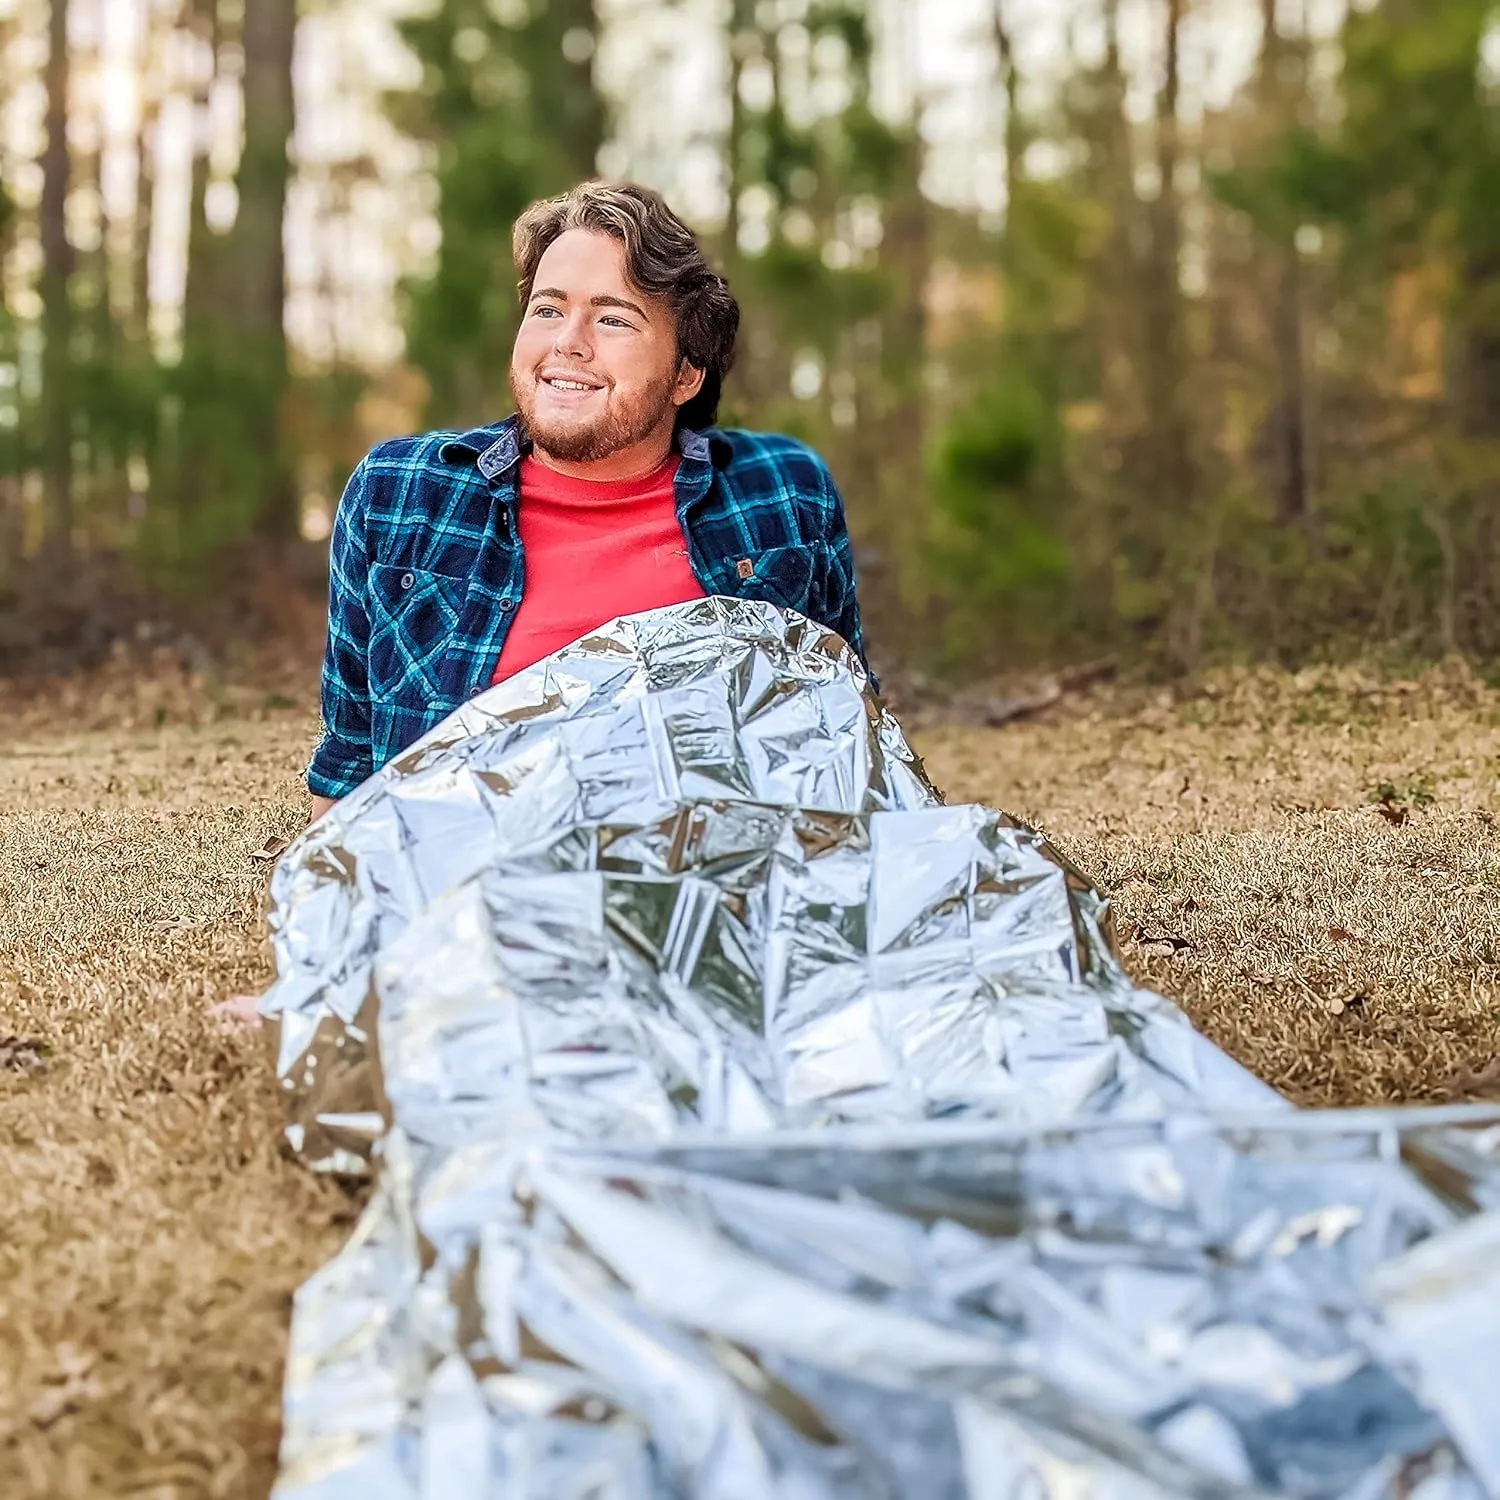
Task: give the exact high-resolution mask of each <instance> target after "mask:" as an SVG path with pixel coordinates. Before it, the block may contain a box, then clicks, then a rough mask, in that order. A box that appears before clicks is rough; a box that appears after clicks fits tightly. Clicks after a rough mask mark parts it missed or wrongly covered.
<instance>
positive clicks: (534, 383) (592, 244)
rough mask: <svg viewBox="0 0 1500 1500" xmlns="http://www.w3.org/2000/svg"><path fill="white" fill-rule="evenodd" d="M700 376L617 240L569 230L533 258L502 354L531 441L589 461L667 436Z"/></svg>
mask: <svg viewBox="0 0 1500 1500" xmlns="http://www.w3.org/2000/svg"><path fill="white" fill-rule="evenodd" d="M702 383H703V376H702V373H701V372H700V371H698V370H695V369H693V368H692V366H690V365H687V364H683V363H681V362H680V361H679V360H678V358H677V337H676V331H675V329H674V328H673V326H672V314H671V310H670V309H669V308H668V307H667V306H666V304H665V303H664V302H661V301H659V300H658V299H656V298H653V297H646V296H644V295H643V294H642V293H641V292H639V291H638V290H637V289H636V288H635V287H633V286H632V285H631V284H630V282H629V281H628V279H627V278H626V275H625V247H624V246H623V245H622V244H621V243H620V242H619V241H618V240H616V239H614V238H613V237H612V236H610V235H606V234H595V233H593V232H592V231H590V230H587V229H570V230H568V231H567V233H565V234H562V235H559V236H558V238H557V239H556V240H555V241H553V243H552V244H551V245H550V246H549V247H548V248H547V251H546V253H545V254H544V255H543V256H542V259H541V263H540V264H539V265H538V266H537V272H536V277H535V280H534V281H533V283H532V290H531V300H530V302H529V303H527V305H526V308H525V309H524V311H523V314H522V318H521V327H520V331H519V332H518V333H517V334H516V343H515V348H514V350H513V351H512V353H511V361H510V388H511V393H512V395H514V397H515V401H516V410H517V411H518V412H519V413H520V414H521V419H522V421H523V422H524V423H525V424H526V431H527V433H528V435H529V436H530V437H531V440H532V441H533V443H535V444H536V446H537V447H538V448H539V449H541V451H542V452H544V453H546V454H547V455H549V456H550V457H553V458H557V459H561V460H563V461H565V462H568V463H594V462H597V461H599V460H601V459H604V458H608V457H610V456H611V455H613V454H618V453H622V452H624V451H625V450H627V449H630V448H633V447H636V446H637V445H641V444H646V443H648V442H652V441H655V440H658V439H661V438H666V437H669V436H670V434H671V431H672V426H673V423H674V421H675V418H676V413H677V408H678V407H679V406H680V405H681V404H682V403H683V402H684V401H686V400H688V399H689V398H690V397H691V396H692V395H693V394H694V392H695V391H696V390H697V389H698V387H699V386H700V385H701V384H702Z"/></svg>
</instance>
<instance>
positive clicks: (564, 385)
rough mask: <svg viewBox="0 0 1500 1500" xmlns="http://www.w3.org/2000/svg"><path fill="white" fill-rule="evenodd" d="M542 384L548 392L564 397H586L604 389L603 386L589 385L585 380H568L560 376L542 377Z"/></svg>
mask: <svg viewBox="0 0 1500 1500" xmlns="http://www.w3.org/2000/svg"><path fill="white" fill-rule="evenodd" d="M542 384H543V385H544V386H546V387H547V389H548V390H549V391H558V392H561V393H562V394H563V395H565V396H586V395H590V394H592V393H593V392H594V391H601V390H603V389H604V387H603V386H600V385H591V384H589V382H588V381H586V380H569V379H568V378H567V377H566V376H562V375H552V376H544V377H543V379H542Z"/></svg>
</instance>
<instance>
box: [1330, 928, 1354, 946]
mask: <svg viewBox="0 0 1500 1500" xmlns="http://www.w3.org/2000/svg"><path fill="white" fill-rule="evenodd" d="M1328 936H1329V937H1330V938H1332V939H1333V941H1334V942H1336V943H1352V942H1355V941H1356V938H1355V935H1354V934H1353V933H1352V932H1350V931H1349V929H1348V928H1347V927H1330V928H1329V929H1328Z"/></svg>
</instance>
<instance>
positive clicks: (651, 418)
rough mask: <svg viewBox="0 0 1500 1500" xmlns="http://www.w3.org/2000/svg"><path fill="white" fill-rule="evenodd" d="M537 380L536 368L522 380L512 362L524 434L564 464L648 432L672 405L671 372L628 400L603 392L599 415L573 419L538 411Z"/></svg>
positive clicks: (589, 459)
mask: <svg viewBox="0 0 1500 1500" xmlns="http://www.w3.org/2000/svg"><path fill="white" fill-rule="evenodd" d="M539 384H540V382H539V381H538V380H537V378H536V376H535V374H534V373H533V374H532V375H531V376H529V377H528V378H526V379H525V380H522V379H520V378H518V376H517V373H516V370H515V369H514V367H512V369H511V372H510V393H511V396H512V398H513V399H514V401H515V403H516V411H517V412H519V413H520V417H521V424H522V426H524V427H525V429H526V435H527V437H529V438H530V439H531V441H532V443H533V444H535V446H536V447H538V448H540V449H541V450H542V452H543V453H545V454H547V455H548V456H549V457H551V458H557V459H561V460H562V461H563V463H568V464H591V463H597V462H598V461H599V460H600V459H603V458H608V457H609V456H610V455H611V454H614V453H619V452H620V451H621V450H622V449H625V448H631V447H634V445H635V444H636V443H639V442H642V441H643V440H644V439H646V438H648V437H650V436H651V434H652V433H653V432H655V431H656V430H657V428H658V427H660V426H661V425H662V423H663V421H664V419H665V418H666V416H667V414H668V413H669V412H671V411H672V409H673V403H672V388H673V386H674V385H675V384H676V379H675V377H674V376H672V375H667V376H664V377H663V378H662V380H661V381H659V382H658V383H657V384H656V385H652V386H647V387H646V389H645V390H643V391H642V392H641V393H640V395H638V396H636V397H635V398H634V399H633V400H632V401H630V402H628V403H622V402H620V401H618V400H610V399H608V397H607V398H606V403H605V411H604V413H603V415H601V416H598V417H594V418H574V419H571V420H570V419H568V418H566V417H565V418H563V419H561V420H556V419H542V418H539V417H538V416H537V411H536V407H537V401H536V394H537V387H538V385H539ZM606 390H607V391H608V395H609V396H614V395H615V392H614V391H613V390H612V389H611V388H608V387H607V388H606Z"/></svg>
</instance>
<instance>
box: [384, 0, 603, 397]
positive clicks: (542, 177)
mask: <svg viewBox="0 0 1500 1500" xmlns="http://www.w3.org/2000/svg"><path fill="white" fill-rule="evenodd" d="M596 29H597V23H596V22H595V19H594V15H593V7H592V5H591V4H588V3H583V4H579V3H577V0H562V3H553V4H544V3H542V0H512V3H511V4H508V5H491V4H486V3H483V0H449V3H445V4H442V5H439V6H437V7H435V8H434V9H432V10H431V11H429V12H427V13H425V14H422V15H419V16H416V17H412V18H409V19H408V20H406V21H404V22H403V23H402V27H401V30H402V33H403V35H404V37H405V40H406V42H407V45H408V46H410V47H411V49H412V51H413V52H414V53H415V54H416V56H417V58H418V59H419V61H421V63H422V64H423V84H422V87H421V89H420V91H419V92H418V94H417V95H416V96H415V97H413V96H400V97H398V98H396V99H393V100H392V101H391V109H392V112H393V113H394V115H395V116H396V118H397V119H398V120H399V121H400V123H402V124H403V125H404V126H405V127H406V128H407V129H408V130H409V131H410V132H411V133H412V134H414V135H417V136H419V137H424V138H426V139H429V140H431V141H432V142H433V143H434V144H435V145H436V147H437V150H438V165H437V174H436V175H437V188H438V195H439V203H440V213H441V224H442V232H443V238H442V246H441V249H440V250H439V252H438V263H437V268H436V271H435V274H434V275H433V276H431V277H430V278H428V279H425V280H423V281H421V282H419V283H416V284H414V285H411V286H408V287H407V288H406V289H405V304H406V317H405V322H406V329H407V341H408V352H409V357H410V358H411V360H412V362H413V363H414V364H415V365H416V366H417V367H418V368H419V369H421V371H422V372H423V374H424V375H426V377H427V379H428V382H429V385H430V388H431V392H432V410H433V413H434V420H440V421H441V423H442V424H443V425H451V424H455V423H465V422H470V421H475V422H478V421H491V420H493V419H494V418H495V417H496V416H497V415H498V414H499V413H500V412H501V411H503V410H504V408H505V406H506V405H507V404H508V397H507V393H506V392H507V387H506V372H507V371H508V370H509V368H510V344H511V341H512V339H513V337H514V332H515V327H516V321H517V311H518V310H517V307H516V283H515V271H514V269H513V266H512V263H511V246H510V227H511V225H512V223H513V222H514V221H515V219H516V218H517V217H518V216H519V215H520V213H521V212H522V210H523V209H525V208H526V206H527V205H528V204H530V203H531V202H533V201H534V200H536V199H537V198H541V197H546V196H548V195H549V194H553V193H559V192H563V191H565V190H566V189H567V188H569V187H571V186H573V184H574V183H576V182H578V181H580V180H582V179H584V178H587V177H590V176H592V175H593V174H594V169H595V159H596V157H597V155H598V151H599V146H600V143H601V140H602V134H603V129H604V119H603V113H602V108H601V106H600V105H599V101H598V98H597V95H596V94H595V93H594V91H593V89H592V87H591V86H590V84H589V81H588V77H587V71H586V66H585V65H584V64H579V63H573V62H570V61H569V59H568V57H567V56H566V55H565V53H564V44H565V39H567V38H568V37H569V33H570V32H574V31H579V30H581V31H584V32H588V33H591V34H592V33H594V32H595V31H596Z"/></svg>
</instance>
